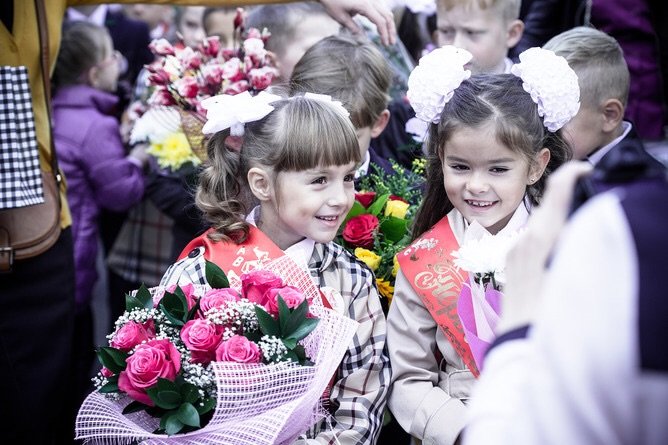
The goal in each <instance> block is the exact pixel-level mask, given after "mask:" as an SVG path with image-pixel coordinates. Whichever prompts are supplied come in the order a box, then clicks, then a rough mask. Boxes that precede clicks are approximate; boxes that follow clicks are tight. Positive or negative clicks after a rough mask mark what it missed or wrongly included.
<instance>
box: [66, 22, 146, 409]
mask: <svg viewBox="0 0 668 445" xmlns="http://www.w3.org/2000/svg"><path fill="white" fill-rule="evenodd" d="M118 74H119V54H118V53H117V52H116V51H114V47H113V44H112V43H111V37H110V36H109V33H108V31H107V30H106V29H105V28H102V27H99V26H96V25H93V24H90V23H87V22H75V23H73V24H72V25H71V26H70V27H68V28H66V29H65V31H64V32H63V37H62V43H61V45H60V52H59V53H58V60H57V62H56V67H55V71H54V75H53V82H54V87H55V94H54V97H53V121H54V130H53V134H54V143H55V146H56V151H57V152H58V160H59V162H60V166H61V168H62V169H63V172H64V173H65V176H66V178H67V185H68V187H67V200H68V203H69V206H70V211H71V213H72V236H73V240H74V263H75V270H76V274H75V275H76V288H75V297H76V315H75V317H76V318H75V339H76V344H75V349H74V352H75V360H76V368H77V369H76V372H77V375H76V379H77V385H78V386H79V387H78V388H77V390H78V391H79V394H80V395H81V396H84V395H85V394H86V393H87V392H88V389H89V386H90V381H89V378H90V371H91V367H92V364H93V361H94V353H93V325H92V313H91V307H90V302H91V298H92V291H93V286H94V284H95V282H96V280H97V271H96V267H95V265H96V259H97V252H98V233H99V232H98V215H99V213H100V210H101V209H102V208H105V209H109V210H112V211H117V212H120V211H124V210H127V209H128V208H129V207H130V206H132V205H133V204H134V203H136V202H138V201H139V200H140V199H141V197H142V194H143V193H144V173H143V170H144V168H145V167H146V165H147V163H148V155H147V154H146V153H145V151H144V149H143V148H137V149H135V150H132V151H131V152H130V154H129V155H126V153H125V147H124V146H123V142H122V141H121V135H120V130H119V122H118V120H117V119H116V118H115V117H114V116H115V115H114V112H115V107H116V105H117V103H118V98H117V97H116V96H115V95H114V94H113V92H114V91H116V82H117V81H118ZM81 400H83V399H81Z"/></svg>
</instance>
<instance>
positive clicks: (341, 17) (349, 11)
mask: <svg viewBox="0 0 668 445" xmlns="http://www.w3.org/2000/svg"><path fill="white" fill-rule="evenodd" d="M320 3H322V5H323V6H324V7H325V9H326V10H327V12H328V13H329V15H331V16H332V18H333V19H334V20H336V21H337V22H339V23H341V24H342V25H343V26H345V27H346V28H348V29H350V30H351V31H352V32H353V33H355V34H360V33H361V32H362V30H361V29H360V27H359V26H358V25H357V24H356V23H355V22H354V21H353V16H354V15H355V14H362V15H363V16H365V17H366V18H368V19H369V20H371V21H372V22H373V23H374V24H375V25H376V27H377V28H378V34H380V39H381V41H382V42H383V45H393V44H394V42H395V38H396V34H397V30H396V27H395V24H394V15H392V11H390V10H389V9H388V8H387V7H386V6H385V4H384V3H383V2H382V1H379V0H375V1H374V0H320Z"/></svg>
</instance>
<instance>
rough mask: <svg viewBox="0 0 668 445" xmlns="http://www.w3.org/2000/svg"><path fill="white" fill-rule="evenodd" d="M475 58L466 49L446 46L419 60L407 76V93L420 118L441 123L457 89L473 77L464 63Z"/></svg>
mask: <svg viewBox="0 0 668 445" xmlns="http://www.w3.org/2000/svg"><path fill="white" fill-rule="evenodd" d="M472 57H473V56H472V55H471V53H470V52H468V51H466V50H465V49H461V48H457V47H456V46H452V45H446V46H443V47H441V48H437V49H435V50H434V51H432V52H430V53H429V54H427V55H425V56H423V57H422V58H421V59H420V61H419V63H418V66H416V67H415V69H414V70H413V71H412V72H411V74H410V76H409V77H408V91H407V93H406V96H407V97H408V101H409V102H410V104H411V106H412V107H413V109H414V110H415V115H416V116H417V118H418V119H420V120H422V121H424V122H428V123H432V122H433V123H435V124H437V123H438V121H439V120H440V118H441V112H442V111H443V107H444V106H445V104H446V103H447V102H448V101H449V100H450V99H451V98H452V95H453V93H454V91H455V89H456V88H457V87H458V86H459V85H460V84H461V83H462V82H463V81H464V80H466V79H468V78H469V77H471V71H469V70H466V69H464V65H466V64H467V63H468V62H469V61H470V60H471V58H472Z"/></svg>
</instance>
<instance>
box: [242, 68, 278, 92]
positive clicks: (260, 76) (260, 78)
mask: <svg viewBox="0 0 668 445" xmlns="http://www.w3.org/2000/svg"><path fill="white" fill-rule="evenodd" d="M275 76H276V70H275V69H274V68H272V67H269V66H265V67H264V68H253V69H252V70H250V71H249V72H248V78H249V79H250V84H251V87H253V88H254V89H255V90H257V91H261V90H264V89H265V88H267V87H268V86H269V85H271V82H273V81H274V77H275Z"/></svg>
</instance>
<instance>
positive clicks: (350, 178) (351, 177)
mask: <svg viewBox="0 0 668 445" xmlns="http://www.w3.org/2000/svg"><path fill="white" fill-rule="evenodd" d="M343 181H344V182H353V181H355V174H354V173H350V174H347V175H346V176H344V177H343Z"/></svg>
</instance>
